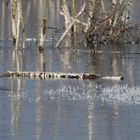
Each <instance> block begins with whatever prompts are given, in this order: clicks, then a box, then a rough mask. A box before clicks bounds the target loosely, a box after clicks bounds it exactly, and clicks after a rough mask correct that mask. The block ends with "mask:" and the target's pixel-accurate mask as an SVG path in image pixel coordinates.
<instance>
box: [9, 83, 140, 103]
mask: <svg viewBox="0 0 140 140" xmlns="http://www.w3.org/2000/svg"><path fill="white" fill-rule="evenodd" d="M9 97H10V98H14V100H26V101H29V102H30V103H31V102H38V101H40V100H42V99H43V100H45V101H47V100H49V101H58V100H75V101H76V100H96V101H101V102H106V103H108V104H140V87H139V86H135V87H130V86H128V85H113V86H109V87H101V86H99V85H96V86H94V87H93V88H88V87H87V86H85V85H82V88H81V87H79V86H70V85H67V86H65V85H63V86H60V87H59V88H57V89H51V88H50V89H44V90H43V92H42V93H40V95H39V96H38V95H35V94H34V93H33V91H30V90H28V91H24V92H23V93H22V94H20V95H19V94H18V95H15V94H13V95H9Z"/></svg>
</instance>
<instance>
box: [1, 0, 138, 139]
mask: <svg viewBox="0 0 140 140" xmlns="http://www.w3.org/2000/svg"><path fill="white" fill-rule="evenodd" d="M42 2H43V4H42ZM80 2H82V1H80ZM80 2H79V3H80ZM39 4H40V5H41V4H42V5H43V6H44V8H42V11H43V12H42V11H41V10H38V11H37V9H38V7H39V6H40V5H39ZM60 4H61V1H59V0H58V1H54V0H51V1H49V0H48V1H47V0H46V1H45V0H44V1H43V0H39V1H37V0H31V1H24V2H23V7H24V14H25V17H26V26H27V27H26V28H27V37H28V38H36V37H37V36H38V32H39V29H38V24H39V21H38V18H39V17H40V16H39V15H40V14H44V16H46V18H47V19H48V21H49V23H48V27H49V32H48V34H47V39H48V41H47V42H46V48H45V51H44V52H42V53H39V51H38V48H37V46H36V44H35V42H27V43H26V48H25V49H22V48H19V49H18V50H15V49H14V48H13V47H12V43H11V41H10V40H9V38H10V36H11V34H10V32H9V30H10V21H9V19H8V18H5V16H6V15H8V12H7V11H8V8H7V5H8V1H7V3H6V2H5V1H4V0H0V6H1V11H0V17H1V19H2V21H3V22H1V23H0V38H1V40H0V73H3V72H5V71H7V70H13V71H14V70H15V71H16V70H18V71H19V70H22V71H49V72H74V73H84V72H90V73H91V72H93V73H96V74H99V75H101V76H123V77H124V80H123V81H114V80H101V79H98V80H73V79H63V80H62V79H46V80H35V79H26V78H0V139H1V140H46V139H48V140H66V139H67V140H114V139H116V140H139V137H140V74H139V69H140V46H139V45H132V44H125V45H122V46H119V45H118V46H112V47H108V46H106V47H105V46H101V47H102V48H99V50H101V51H99V52H97V53H95V54H94V53H92V52H91V51H90V50H85V49H78V50H77V51H74V50H71V49H69V48H63V47H62V48H59V49H56V48H55V47H54V42H55V40H54V42H53V41H52V38H53V37H54V36H55V35H56V36H57V35H58V34H59V33H61V32H62V31H63V26H62V25H63V20H61V18H62V16H60V15H59V9H60V7H59V5H60ZM133 5H134V7H135V8H136V6H138V5H139V2H137V1H136V3H135V2H134V3H133ZM41 7H42V6H41ZM46 7H48V8H47V10H46V11H45V10H43V9H45V8H46ZM54 7H55V8H54ZM135 8H134V9H135ZM54 9H55V10H54ZM134 9H132V11H133V14H134V13H135V12H136V11H137V10H139V9H138V8H137V10H136V11H135V10H134ZM26 11H27V12H26ZM136 13H138V12H136ZM57 14H58V15H57ZM54 15H55V16H54ZM134 15H135V16H133V20H134V21H135V22H136V20H138V18H139V15H138V14H134ZM134 17H135V18H134ZM62 19H63V18H62ZM52 27H55V28H53V29H52ZM58 29H60V30H58ZM59 31H60V32H59ZM56 32H57V34H55V33H56ZM56 36H55V37H56ZM62 45H65V43H63V44H62Z"/></svg>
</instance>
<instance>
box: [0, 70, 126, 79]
mask: <svg viewBox="0 0 140 140" xmlns="http://www.w3.org/2000/svg"><path fill="white" fill-rule="evenodd" d="M0 77H1V78H2V77H23V78H33V79H35V78H37V79H54V78H55V79H57V78H60V79H61V78H62V79H83V80H84V79H89V80H94V79H99V78H100V79H107V80H123V77H119V76H118V77H100V76H98V75H95V74H93V73H55V72H36V71H34V72H32V71H31V72H25V71H7V72H5V73H4V74H1V75H0Z"/></svg>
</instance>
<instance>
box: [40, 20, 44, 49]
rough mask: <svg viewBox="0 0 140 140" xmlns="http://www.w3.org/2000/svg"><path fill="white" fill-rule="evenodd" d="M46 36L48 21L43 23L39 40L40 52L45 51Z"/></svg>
mask: <svg viewBox="0 0 140 140" xmlns="http://www.w3.org/2000/svg"><path fill="white" fill-rule="evenodd" d="M45 36H46V19H43V20H42V21H41V28H40V38H39V51H43V50H44V42H45Z"/></svg>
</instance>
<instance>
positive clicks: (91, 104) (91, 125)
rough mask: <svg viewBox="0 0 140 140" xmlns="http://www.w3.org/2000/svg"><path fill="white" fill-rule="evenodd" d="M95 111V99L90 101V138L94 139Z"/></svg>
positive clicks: (90, 139)
mask: <svg viewBox="0 0 140 140" xmlns="http://www.w3.org/2000/svg"><path fill="white" fill-rule="evenodd" d="M93 113H94V103H93V101H89V102H88V137H89V140H93V135H94V130H93V125H94V121H93V117H94V115H93Z"/></svg>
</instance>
